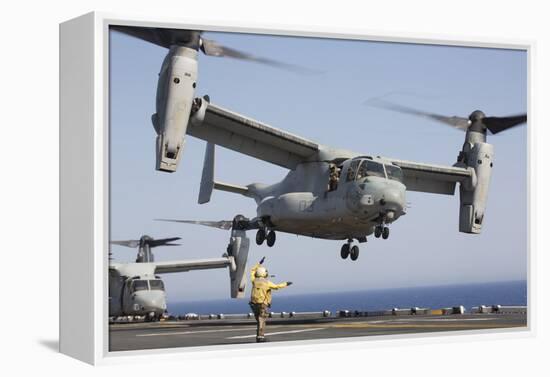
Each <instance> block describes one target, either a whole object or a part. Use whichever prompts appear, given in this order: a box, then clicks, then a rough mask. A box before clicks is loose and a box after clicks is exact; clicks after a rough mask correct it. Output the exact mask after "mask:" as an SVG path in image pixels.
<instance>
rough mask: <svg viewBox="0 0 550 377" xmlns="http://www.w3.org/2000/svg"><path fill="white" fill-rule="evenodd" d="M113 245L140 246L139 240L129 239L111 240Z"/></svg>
mask: <svg viewBox="0 0 550 377" xmlns="http://www.w3.org/2000/svg"><path fill="white" fill-rule="evenodd" d="M111 243H112V244H113V245H120V246H126V247H132V248H134V247H138V246H139V240H127V241H111Z"/></svg>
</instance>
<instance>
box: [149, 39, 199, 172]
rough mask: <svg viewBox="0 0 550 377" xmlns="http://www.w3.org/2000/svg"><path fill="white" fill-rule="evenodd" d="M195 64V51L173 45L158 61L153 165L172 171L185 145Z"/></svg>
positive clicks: (196, 68) (195, 74) (193, 91)
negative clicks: (154, 162) (160, 64)
mask: <svg viewBox="0 0 550 377" xmlns="http://www.w3.org/2000/svg"><path fill="white" fill-rule="evenodd" d="M197 73H198V65H197V51H196V50H194V49H192V48H187V47H181V46H173V47H171V48H170V51H169V52H168V55H166V58H165V59H164V62H163V63H162V68H161V71H160V73H159V80H158V86H157V103H156V109H157V112H156V113H155V114H153V116H152V122H153V127H154V128H155V131H156V132H157V142H156V156H157V158H156V161H157V162H156V169H157V170H161V171H165V172H175V171H176V169H177V167H178V164H179V161H180V159H181V155H182V153H183V149H184V145H185V133H186V131H187V124H188V122H189V116H190V114H191V107H192V105H193V98H194V96H195V87H196V85H197V84H196V81H197Z"/></svg>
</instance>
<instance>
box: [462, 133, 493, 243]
mask: <svg viewBox="0 0 550 377" xmlns="http://www.w3.org/2000/svg"><path fill="white" fill-rule="evenodd" d="M467 139H468V137H467ZM493 157H494V148H493V146H492V145H491V144H488V143H485V142H484V141H476V142H474V143H471V142H468V141H466V143H465V144H464V148H463V150H462V152H461V154H460V156H459V159H461V160H462V161H459V162H462V163H463V164H464V165H466V166H467V167H470V168H472V169H473V170H474V172H475V174H474V175H473V177H472V180H471V182H468V183H463V184H461V185H460V219H459V230H460V231H461V232H464V233H481V228H482V225H483V217H484V215H485V206H486V203H487V196H488V194H489V182H490V180H491V172H492V169H493Z"/></svg>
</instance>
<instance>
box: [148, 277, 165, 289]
mask: <svg viewBox="0 0 550 377" xmlns="http://www.w3.org/2000/svg"><path fill="white" fill-rule="evenodd" d="M149 285H150V286H151V290H152V291H164V283H163V282H162V280H160V279H156V280H149Z"/></svg>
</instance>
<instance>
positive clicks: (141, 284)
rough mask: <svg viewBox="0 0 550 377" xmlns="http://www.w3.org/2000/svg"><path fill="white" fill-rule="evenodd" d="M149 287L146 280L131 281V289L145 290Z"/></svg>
mask: <svg viewBox="0 0 550 377" xmlns="http://www.w3.org/2000/svg"><path fill="white" fill-rule="evenodd" d="M148 289H149V285H148V284H147V280H134V281H133V283H132V291H134V292H136V291H146V290H148Z"/></svg>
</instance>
